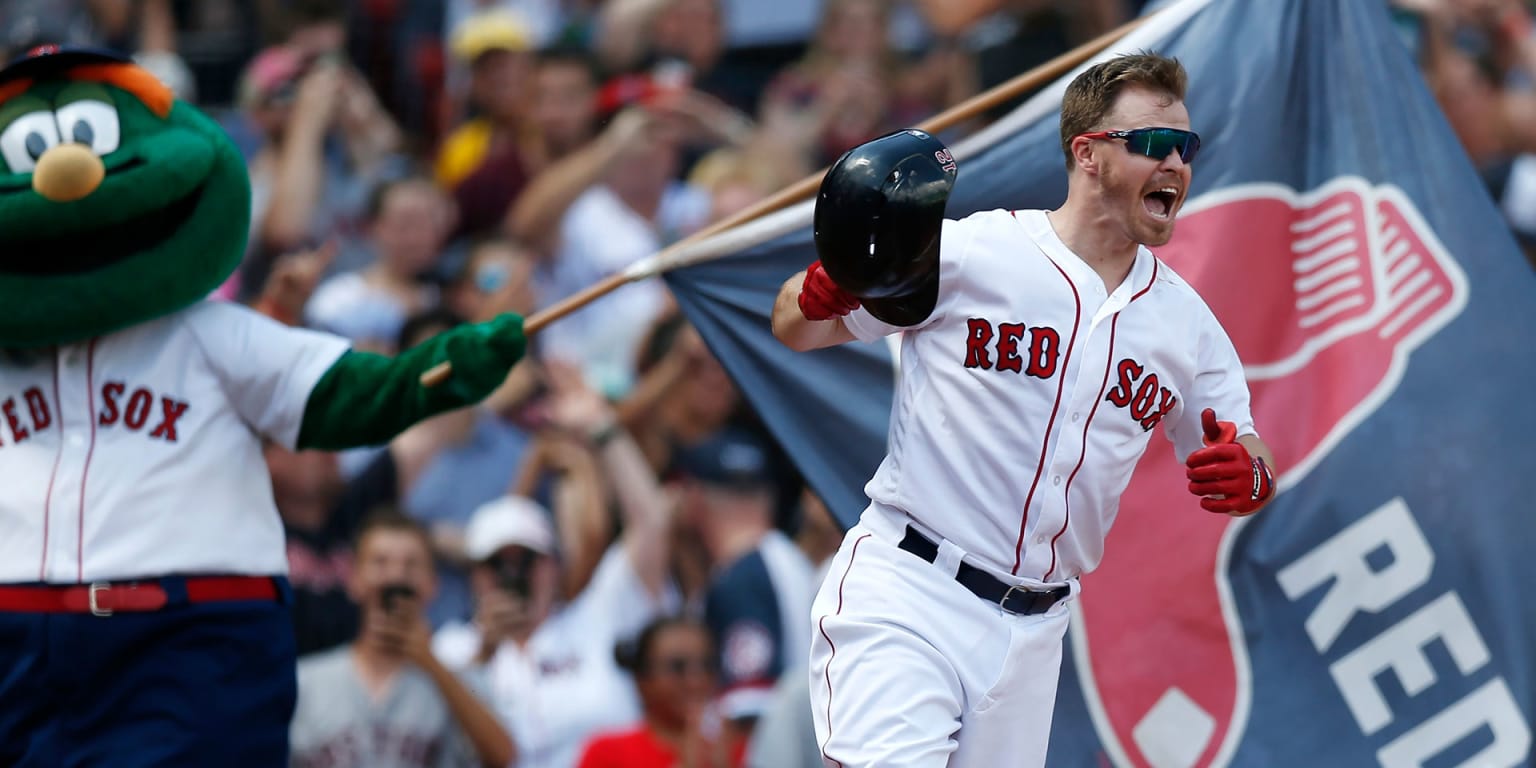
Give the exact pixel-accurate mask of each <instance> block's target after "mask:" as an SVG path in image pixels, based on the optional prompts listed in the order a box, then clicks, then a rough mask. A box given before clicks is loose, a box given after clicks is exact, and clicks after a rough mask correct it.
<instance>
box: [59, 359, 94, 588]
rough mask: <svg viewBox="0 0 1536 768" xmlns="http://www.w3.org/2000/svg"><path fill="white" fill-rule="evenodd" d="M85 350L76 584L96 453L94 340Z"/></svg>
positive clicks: (79, 576) (81, 573)
mask: <svg viewBox="0 0 1536 768" xmlns="http://www.w3.org/2000/svg"><path fill="white" fill-rule="evenodd" d="M85 350H86V351H85V398H86V403H87V404H89V406H90V411H89V412H88V414H87V416H88V418H87V419H86V421H89V422H90V424H91V444H90V446H89V447H88V448H86V449H85V468H84V469H82V470H81V471H80V516H79V518H78V519H77V521H76V522H77V524H78V527H77V528H76V530H75V534H76V539H75V581H76V582H83V581H85V484H86V481H87V480H89V479H90V477H91V456H92V455H93V454H95V453H96V340H95V339H91V343H90V344H88V345H86V348H85ZM60 410H63V409H62V408H61V409H60ZM61 432H62V430H61Z"/></svg>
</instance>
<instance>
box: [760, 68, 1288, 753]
mask: <svg viewBox="0 0 1536 768" xmlns="http://www.w3.org/2000/svg"><path fill="white" fill-rule="evenodd" d="M1186 86H1187V75H1186V73H1185V72H1184V68H1183V66H1182V65H1180V64H1179V62H1178V61H1175V60H1173V59H1169V58H1166V57H1162V56H1158V55H1155V54H1150V53H1143V54H1135V55H1128V56H1119V57H1116V58H1112V59H1109V60H1107V61H1104V62H1101V63H1099V64H1096V65H1094V66H1093V67H1090V68H1089V69H1087V70H1085V71H1084V72H1083V73H1082V74H1081V75H1079V76H1078V77H1076V78H1074V79H1073V81H1072V82H1071V83H1070V84H1069V85H1068V86H1067V88H1066V91H1065V93H1064V95H1063V96H1062V101H1061V125H1060V136H1061V149H1062V153H1063V155H1064V160H1065V165H1066V169H1067V199H1066V201H1065V202H1064V203H1063V204H1061V205H1060V206H1059V207H1057V208H1055V209H1054V210H1013V211H1010V210H992V211H982V212H978V213H974V214H971V215H969V216H966V217H964V218H961V219H954V220H951V219H945V218H944V217H943V216H944V206H945V203H946V202H947V198H948V189H949V185H950V184H951V183H952V180H953V174H954V173H955V171H956V164H955V161H954V159H953V157H952V156H951V155H950V153H949V151H948V150H947V149H946V148H944V146H943V145H942V144H940V143H939V142H938V141H937V140H935V139H933V138H932V137H931V136H928V135H927V134H924V133H922V132H918V131H903V132H901V133H898V134H892V135H891V136H887V137H882V138H880V139H876V140H875V141H874V142H869V143H868V144H867V145H863V146H861V147H859V148H855V149H854V150H852V151H851V152H850V153H849V155H848V156H845V159H843V160H839V161H838V163H837V164H836V165H834V166H833V167H832V169H831V170H830V171H829V172H828V173H827V176H826V178H825V180H824V181H823V182H822V187H821V194H820V196H819V197H818V199H817V208H816V216H815V218H816V233H815V239H816V246H817V253H818V254H819V255H820V256H821V259H822V261H824V262H825V269H823V268H822V262H816V263H815V264H813V265H812V266H811V268H810V269H808V270H806V271H805V272H802V273H800V274H799V275H797V276H795V277H792V278H790V280H789V281H788V282H786V283H785V284H784V286H783V288H782V289H781V290H780V293H779V296H778V300H777V303H776V304H775V306H774V312H773V326H774V333H775V335H776V336H777V337H778V338H779V339H780V340H782V341H784V342H785V343H786V344H787V345H789V346H790V347H791V348H794V349H797V350H808V349H815V348H817V347H824V346H829V345H832V344H840V343H843V342H846V341H851V340H853V339H855V338H857V339H859V340H862V341H866V342H873V341H877V340H883V339H884V338H885V337H887V336H890V335H893V334H896V333H898V332H901V354H900V360H901V377H900V379H899V383H898V392H897V394H896V397H895V398H894V405H893V407H892V413H891V424H890V438H889V445H888V447H887V450H888V452H889V453H888V455H887V458H886V460H885V461H884V462H883V463H882V464H881V465H880V467H879V469H877V470H876V471H875V475H874V477H873V479H872V480H870V482H869V484H868V485H867V486H866V489H867V490H868V492H869V496H870V502H871V503H870V506H869V507H868V508H866V509H865V510H864V513H863V515H862V516H861V518H860V521H859V523H858V524H857V525H855V526H853V527H852V528H851V529H849V531H848V533H847V536H846V538H845V539H844V540H843V545H842V547H841V548H840V550H839V551H838V554H837V555H836V556H835V557H834V558H833V560H832V564H831V567H830V572H829V574H828V577H827V579H826V580H825V581H824V582H823V584H822V587H821V592H820V593H819V594H818V595H817V597H816V601H815V604H814V605H813V607H812V621H813V626H814V627H815V628H816V631H815V632H813V633H812V636H811V660H810V680H809V682H810V688H811V699H812V707H811V710H812V714H813V718H814V720H815V726H816V734H817V737H818V739H819V745H820V747H821V750H822V756H823V758H824V759H825V761H826V762H827V764H828V765H833V764H835V765H840V766H842V768H872V767H873V766H880V768H941V767H942V768H982V767H983V766H985V767H987V768H990V767H991V766H996V765H1000V764H1004V763H1006V764H1007V765H1009V766H1017V767H1018V768H1029V767H1031V766H1041V765H1044V764H1045V755H1046V746H1047V741H1048V738H1049V735H1050V732H1051V719H1052V710H1053V707H1054V705H1055V699H1056V685H1057V679H1058V677H1059V675H1060V668H1061V654H1062V639H1063V637H1064V635H1065V634H1066V630H1067V624H1068V621H1069V615H1070V608H1069V606H1070V605H1071V603H1072V602H1073V601H1075V600H1076V599H1077V596H1078V594H1079V591H1080V589H1081V587H1080V585H1079V577H1080V576H1081V575H1082V574H1085V573H1088V572H1090V571H1092V570H1093V569H1094V568H1095V567H1097V566H1098V564H1099V562H1100V559H1101V558H1102V557H1103V554H1104V543H1105V537H1106V536H1107V535H1108V532H1109V528H1110V525H1111V524H1112V523H1113V522H1114V520H1115V516H1116V514H1117V513H1118V512H1119V506H1120V495H1121V493H1122V492H1123V491H1124V490H1125V488H1126V487H1127V485H1128V484H1129V483H1130V480H1131V474H1132V472H1133V470H1135V468H1136V465H1137V464H1138V462H1140V461H1141V458H1142V456H1143V455H1144V454H1145V453H1146V452H1147V450H1148V446H1149V443H1150V442H1151V441H1152V440H1153V439H1154V438H1153V437H1152V433H1153V431H1154V429H1155V428H1156V427H1157V426H1159V425H1161V426H1162V427H1163V428H1164V432H1165V433H1166V435H1167V437H1168V438H1169V439H1170V440H1172V442H1173V446H1174V454H1175V455H1176V456H1177V460H1178V461H1179V462H1180V463H1183V464H1184V465H1185V466H1182V467H1179V466H1174V465H1173V462H1166V463H1167V464H1168V466H1163V465H1162V464H1161V463H1159V464H1158V465H1157V466H1156V468H1155V470H1152V469H1149V470H1148V471H1157V472H1166V473H1168V474H1166V475H1163V477H1164V478H1166V479H1167V480H1168V482H1169V483H1176V484H1177V485H1178V486H1184V485H1185V483H1186V479H1187V483H1188V484H1187V488H1188V490H1189V492H1190V493H1191V494H1193V496H1194V497H1196V498H1194V499H1189V501H1188V509H1173V508H1170V509H1166V510H1159V511H1160V512H1163V513H1164V514H1165V515H1167V516H1169V517H1170V519H1171V518H1172V516H1175V515H1188V514H1191V513H1199V509H1202V508H1203V509H1204V510H1206V511H1208V512H1215V513H1221V514H1224V515H1227V514H1230V515H1234V516H1242V515H1249V514H1253V513H1254V512H1256V511H1258V510H1259V508H1261V507H1263V506H1264V505H1265V503H1266V502H1268V501H1269V499H1270V497H1271V496H1272V495H1273V492H1274V487H1275V486H1274V477H1273V474H1272V473H1271V470H1270V467H1271V466H1272V465H1273V461H1274V459H1273V454H1271V452H1270V451H1269V449H1268V448H1267V447H1265V445H1264V443H1263V442H1262V441H1261V440H1259V438H1258V435H1257V433H1256V432H1255V430H1254V425H1253V417H1252V415H1251V412H1250V411H1251V408H1250V405H1249V394H1248V387H1247V384H1246V381H1245V380H1244V378H1243V368H1242V363H1241V361H1240V360H1239V359H1238V356H1237V352H1236V350H1235V349H1234V347H1233V345H1232V342H1231V340H1230V339H1229V338H1228V337H1227V334H1226V331H1225V330H1223V329H1222V327H1221V325H1220V323H1219V322H1218V321H1217V319H1216V317H1215V315H1214V314H1213V313H1212V312H1211V310H1210V308H1209V307H1207V306H1206V304H1205V302H1204V301H1203V300H1202V299H1201V298H1200V296H1198V295H1197V294H1196V293H1195V291H1194V289H1193V288H1191V287H1190V286H1189V284H1188V283H1186V282H1185V281H1184V280H1183V279H1182V278H1180V277H1179V276H1178V275H1176V274H1174V273H1173V271H1172V270H1170V269H1168V266H1167V265H1166V264H1163V263H1162V262H1161V261H1159V260H1158V258H1157V257H1156V256H1155V255H1154V254H1153V252H1152V251H1151V250H1149V248H1156V247H1158V246H1162V245H1164V244H1166V243H1167V242H1168V241H1169V239H1170V238H1171V237H1172V236H1173V227H1174V221H1175V219H1176V218H1177V216H1178V213H1179V209H1180V207H1181V206H1182V205H1183V203H1184V200H1185V197H1186V196H1187V195H1188V193H1189V189H1190V182H1191V179H1192V170H1191V167H1192V166H1191V163H1193V162H1195V161H1196V159H1197V156H1198V154H1199V151H1200V139H1199V137H1198V136H1196V135H1195V133H1194V132H1193V131H1192V130H1191V127H1190V116H1189V112H1188V111H1187V110H1186V109H1185V106H1184V93H1185V89H1186ZM977 170H983V169H977ZM870 200H874V201H875V202H874V204H873V205H871V204H869V203H868V201H870ZM897 233H900V234H904V235H906V236H905V237H901V236H899V235H898V236H893V234H897ZM920 235H921V236H920ZM930 243H931V245H928V244H930ZM1222 256H1226V254H1222ZM914 264H915V265H918V266H922V267H927V269H926V270H916V271H907V270H912V265H914ZM871 265H873V267H874V269H870V266H871ZM877 270H884V273H883V274H878V275H874V276H873V278H872V279H869V280H868V281H867V283H866V285H865V286H863V287H860V286H857V285H855V284H854V282H855V280H857V279H859V278H860V277H868V276H869V273H871V272H875V271H877ZM829 275H839V276H840V277H838V278H836V279H840V280H842V281H843V283H845V285H838V284H837V282H836V281H835V279H834V278H833V277H829ZM856 289H857V290H856ZM1233 289H1234V290H1239V289H1240V287H1239V286H1234V287H1233ZM861 293H862V295H861ZM1175 472H1176V473H1178V474H1173V473H1175ZM1196 499H1198V505H1199V506H1198V507H1196ZM1201 514H1203V513H1201ZM1221 524H1223V523H1222V522H1221V521H1216V520H1212V521H1210V525H1221ZM1191 546H1193V545H1191ZM1147 597H1148V600H1153V601H1155V600H1163V599H1173V600H1177V599H1179V598H1178V596H1173V597H1171V598H1170V597H1169V596H1167V595H1163V594H1160V593H1158V592H1157V591H1156V590H1155V589H1152V588H1149V590H1148V595H1147ZM870 660H876V661H875V662H873V663H871V661H870Z"/></svg>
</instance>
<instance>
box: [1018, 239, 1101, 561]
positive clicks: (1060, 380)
mask: <svg viewBox="0 0 1536 768" xmlns="http://www.w3.org/2000/svg"><path fill="white" fill-rule="evenodd" d="M1014 218H1018V214H1017V213H1015V214H1014ZM1046 260H1047V261H1050V262H1051V266H1053V267H1055V268H1056V271H1057V272H1060V273H1061V278H1062V279H1063V280H1066V281H1067V287H1069V288H1071V289H1072V301H1073V302H1075V303H1076V305H1077V311H1076V313H1075V314H1074V315H1073V319H1072V336H1071V337H1070V339H1069V340H1068V341H1067V351H1066V353H1065V354H1063V355H1062V356H1061V368H1060V369H1058V370H1057V375H1056V402H1055V403H1054V404H1052V405H1051V418H1050V420H1049V421H1047V422H1046V423H1045V439H1043V440H1041V441H1040V461H1039V462H1038V463H1037V464H1035V481H1034V482H1032V483H1030V484H1029V494H1028V495H1027V496H1025V497H1024V513H1023V514H1022V515H1021V516H1020V519H1019V540H1018V541H1017V542H1015V543H1014V545H1013V571H1012V573H1013V575H1015V576H1017V575H1019V564H1020V563H1021V562H1023V560H1024V530H1025V529H1026V528H1028V527H1029V506H1030V505H1031V504H1033V503H1034V501H1035V489H1036V488H1038V487H1039V486H1040V476H1041V475H1043V474H1045V454H1046V449H1047V448H1049V447H1050V445H1051V430H1053V429H1055V427H1056V413H1057V412H1058V411H1060V410H1061V393H1062V390H1063V388H1064V387H1065V386H1066V383H1067V368H1068V366H1070V365H1071V364H1072V350H1073V349H1074V348H1076V347H1077V328H1078V326H1079V325H1082V322H1083V298H1082V296H1080V295H1079V294H1078V292H1077V284H1076V283H1073V282H1072V278H1071V277H1070V276H1069V275H1067V271H1066V270H1064V269H1062V268H1061V265H1060V264H1057V263H1056V262H1055V260H1053V259H1051V258H1050V257H1046Z"/></svg>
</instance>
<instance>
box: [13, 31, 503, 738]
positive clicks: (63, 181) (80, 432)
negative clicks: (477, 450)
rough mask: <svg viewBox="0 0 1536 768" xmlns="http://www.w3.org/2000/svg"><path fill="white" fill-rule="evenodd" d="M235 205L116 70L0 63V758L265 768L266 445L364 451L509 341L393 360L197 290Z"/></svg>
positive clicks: (275, 672) (231, 263)
mask: <svg viewBox="0 0 1536 768" xmlns="http://www.w3.org/2000/svg"><path fill="white" fill-rule="evenodd" d="M249 219H250V182H249V179H248V177H247V175H246V169H245V164H244V161H243V160H242V159H241V157H240V153H239V151H238V150H236V149H235V147H234V145H233V144H231V143H230V141H229V138H228V136H227V135H225V133H224V131H223V130H222V129H220V128H219V127H218V125H217V124H215V123H214V122H213V121H212V120H210V119H208V118H207V117H206V116H204V115H202V114H201V113H199V112H197V111H196V110H195V109H193V108H192V107H191V106H190V105H187V104H186V103H184V102H179V101H176V100H175V99H174V97H173V96H172V94H171V93H170V91H169V90H168V89H166V87H165V86H164V85H163V84H161V83H160V82H159V81H158V80H156V79H155V78H154V76H153V75H151V74H150V73H149V72H148V71H146V70H143V69H141V68H139V67H137V66H135V65H134V64H132V63H131V62H130V61H129V60H128V59H126V58H124V57H122V56H120V55H117V54H115V53H112V52H110V51H101V50H89V49H68V48H61V47H59V46H44V47H42V48H38V49H35V50H33V51H30V52H28V53H27V55H25V56H24V57H22V58H21V59H19V60H17V61H16V62H14V63H12V64H10V65H9V66H7V67H6V68H5V69H3V70H0V307H3V308H4V309H3V311H0V487H3V489H4V490H3V492H0V659H3V663H0V765H4V766H8V767H9V766H23V767H25V768H58V767H59V766H67V767H69V768H74V767H75V766H113V767H114V768H136V767H138V766H214V765H219V766H235V765H239V766H246V765H249V766H263V767H269V766H278V765H283V764H285V763H286V762H287V760H288V720H289V716H290V715H291V713H292V712H293V707H294V696H295V681H294V637H293V629H292V626H291V625H290V623H289V616H288V609H287V604H288V603H290V602H291V589H290V588H289V586H288V583H287V580H286V578H284V574H285V573H286V570H287V562H286V558H285V554H284V546H283V528H282V524H281V521H280V520H279V518H278V515H277V510H276V508H275V506H274V505H273V500H272V487H271V478H270V477H269V476H268V473H267V471H266V467H265V465H264V464H263V462H262V446H263V443H264V442H266V441H271V442H274V443H277V444H280V445H282V446H283V447H285V448H288V449H290V450H293V449H295V448H320V449H326V450H337V449H341V448H345V447H352V446H361V445H369V444H378V443H383V442H386V441H388V440H389V439H390V437H391V436H393V435H394V434H396V433H398V432H400V431H402V430H404V429H405V428H406V427H408V426H410V425H411V424H413V423H415V422H417V421H420V420H421V419H424V418H427V417H428V416H431V415H433V414H435V413H439V412H441V411H445V410H448V409H451V408H457V407H461V406H464V405H467V404H469V403H471V402H475V401H477V400H479V399H481V398H483V397H484V396H485V395H487V394H488V393H489V392H490V391H491V390H493V389H494V388H495V387H496V386H497V385H498V384H499V383H500V382H501V381H503V380H504V379H505V377H506V375H507V371H508V369H509V368H510V367H511V366H512V365H513V364H514V363H515V362H516V361H517V360H518V359H519V358H520V357H521V356H522V353H523V349H524V346H525V345H524V339H523V335H522V319H521V318H519V317H517V316H515V315H505V316H502V317H499V318H496V319H495V320H492V321H489V322H487V323H482V324H477V325H467V326H462V327H460V328H456V329H454V330H451V331H447V332H444V333H442V334H439V335H438V336H436V337H433V338H432V339H429V340H427V341H424V342H422V343H421V344H419V345H417V346H416V347H414V348H412V349H411V350H410V351H407V352H404V353H402V354H400V355H399V356H398V357H395V358H393V359H391V358H384V357H380V356H377V355H370V354H365V353H360V352H356V351H351V350H348V349H347V344H346V342H345V341H344V340H343V339H340V338H338V337H334V336H330V335H326V334H321V333H315V332H311V331H305V330H301V329H294V328H289V327H287V326H283V325H280V324H278V323H276V322H274V321H271V320H268V319H267V318H265V317H263V316H261V315H258V314H257V313H255V312H253V311H251V310H249V309H247V308H245V307H241V306H237V305H233V304H224V303H216V302H210V301H206V300H205V297H206V296H208V295H209V294H210V293H211V292H212V291H213V290H214V289H216V288H217V287H218V286H219V285H221V284H222V283H223V282H224V281H225V280H226V279H227V278H228V277H229V275H230V274H231V273H232V272H233V271H234V270H235V268H236V267H237V266H238V265H239V263H240V259H241V257H242V255H243V253H244V250H245V237H246V232H247V231H248V224H249ZM445 360H446V361H451V362H452V364H453V368H454V375H453V379H452V381H450V382H449V383H448V384H447V385H445V386H443V387H439V388H436V389H432V390H427V389H424V388H422V387H421V386H420V385H419V384H418V383H417V379H418V377H419V376H420V375H421V373H422V372H423V371H425V370H427V369H429V368H431V367H432V366H434V365H436V364H438V363H439V362H442V361H445Z"/></svg>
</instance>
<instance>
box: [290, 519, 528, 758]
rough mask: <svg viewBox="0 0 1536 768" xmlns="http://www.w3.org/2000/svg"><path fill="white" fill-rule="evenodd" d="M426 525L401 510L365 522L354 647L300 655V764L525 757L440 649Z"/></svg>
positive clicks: (355, 576)
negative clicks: (435, 646) (430, 613)
mask: <svg viewBox="0 0 1536 768" xmlns="http://www.w3.org/2000/svg"><path fill="white" fill-rule="evenodd" d="M434 586H435V585H434V583H433V579H432V553H431V547H430V543H429V541H428V540H427V533H426V531H425V530H423V529H422V528H421V526H420V525H418V524H416V523H414V522H413V521H411V520H410V519H409V518H407V517H404V516H403V515H401V514H399V513H398V512H394V513H381V514H379V515H377V516H375V517H372V518H370V519H369V521H368V522H367V523H366V524H365V525H364V526H363V529H362V532H361V533H360V534H359V536H358V542H357V562H356V566H355V568H354V569H353V573H352V578H351V580H350V585H349V589H350V591H351V593H352V597H353V599H354V600H356V601H357V604H358V605H359V606H360V607H361V610H362V617H363V621H362V629H361V631H360V632H359V633H358V635H357V639H356V640H355V641H354V642H353V643H352V644H351V645H350V646H346V647H342V648H337V649H335V650H333V651H329V652H326V653H323V654H318V655H315V656H310V657H308V658H306V659H305V660H303V661H301V662H300V663H299V669H298V702H297V706H296V707H295V710H294V718H293V727H292V754H293V759H292V763H293V765H294V766H296V767H299V768H308V767H309V766H315V767H317V768H318V767H320V766H324V767H325V768H331V767H332V766H355V767H356V768H373V767H374V766H420V767H421V768H437V767H438V766H474V765H479V766H487V768H502V766H506V765H509V764H510V763H511V762H512V760H513V759H514V757H515V756H516V750H515V747H514V744H513V742H512V739H511V738H510V737H509V736H508V734H507V731H506V729H505V728H504V727H503V726H502V725H501V724H500V723H499V722H497V719H496V715H495V713H494V712H493V711H492V710H491V708H490V707H489V706H487V705H486V704H485V703H484V702H483V701H481V699H480V697H479V696H478V695H477V694H476V693H475V692H474V691H473V689H474V688H475V687H477V686H478V685H479V683H477V682H475V681H472V680H468V679H461V678H460V677H459V676H458V675H457V674H455V673H454V672H451V671H449V670H448V668H447V667H445V666H443V664H442V662H440V661H438V659H437V657H436V656H434V655H433V653H432V646H431V631H430V629H429V628H428V626H427V621H426V616H425V614H424V611H423V608H424V607H425V603H426V601H427V600H428V599H430V597H431V594H432V590H433V588H434Z"/></svg>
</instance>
